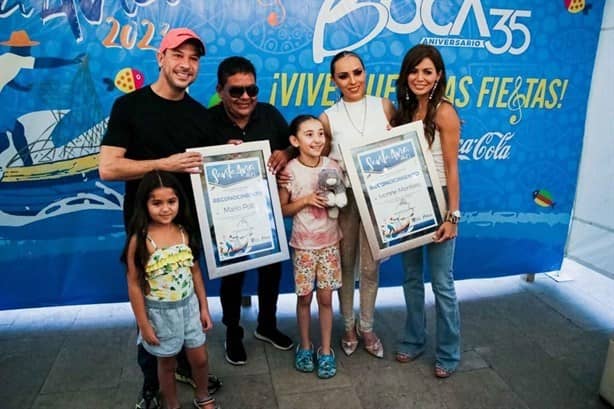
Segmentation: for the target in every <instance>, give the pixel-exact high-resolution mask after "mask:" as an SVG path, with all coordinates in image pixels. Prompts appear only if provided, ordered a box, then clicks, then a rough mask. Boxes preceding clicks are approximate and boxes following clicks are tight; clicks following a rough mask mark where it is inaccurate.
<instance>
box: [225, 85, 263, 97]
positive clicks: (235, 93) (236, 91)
mask: <svg viewBox="0 0 614 409" xmlns="http://www.w3.org/2000/svg"><path fill="white" fill-rule="evenodd" d="M258 91H260V89H259V88H258V86H257V85H248V86H247V87H230V88H228V94H229V95H230V96H231V97H233V98H241V97H242V96H243V93H245V92H247V95H248V96H250V97H252V98H253V97H255V96H256V95H258Z"/></svg>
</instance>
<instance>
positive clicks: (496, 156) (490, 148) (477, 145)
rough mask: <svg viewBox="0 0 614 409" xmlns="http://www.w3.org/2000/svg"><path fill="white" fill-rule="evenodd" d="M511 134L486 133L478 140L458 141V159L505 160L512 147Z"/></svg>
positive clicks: (512, 134) (512, 136) (512, 135)
mask: <svg viewBox="0 0 614 409" xmlns="http://www.w3.org/2000/svg"><path fill="white" fill-rule="evenodd" d="M513 138H514V133H513V132H505V133H503V132H496V131H493V132H487V133H485V134H484V135H482V136H481V137H480V138H469V139H461V140H460V148H459V150H458V152H459V153H458V158H459V159H461V160H506V159H509V157H510V153H511V149H512V147H511V146H510V145H509V142H510V141H511V140H512V139H513Z"/></svg>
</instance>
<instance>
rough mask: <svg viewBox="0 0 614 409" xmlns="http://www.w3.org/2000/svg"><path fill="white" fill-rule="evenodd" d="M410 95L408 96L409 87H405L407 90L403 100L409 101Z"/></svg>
mask: <svg viewBox="0 0 614 409" xmlns="http://www.w3.org/2000/svg"><path fill="white" fill-rule="evenodd" d="M410 99H411V97H410V96H409V87H407V91H406V92H405V101H407V102H409V100H410Z"/></svg>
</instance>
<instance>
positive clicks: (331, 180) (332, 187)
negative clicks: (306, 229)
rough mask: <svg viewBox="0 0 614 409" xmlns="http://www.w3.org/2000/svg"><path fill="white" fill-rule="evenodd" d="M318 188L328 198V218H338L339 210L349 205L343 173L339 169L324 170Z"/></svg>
mask: <svg viewBox="0 0 614 409" xmlns="http://www.w3.org/2000/svg"><path fill="white" fill-rule="evenodd" d="M318 188H319V189H320V191H321V192H322V194H323V196H324V197H325V198H326V201H327V203H326V204H327V206H328V217H330V218H331V219H336V218H338V217H339V208H341V207H345V205H347V204H348V198H347V195H346V194H345V185H344V184H343V177H342V175H341V173H340V172H339V171H338V170H337V169H322V170H321V171H320V175H319V176H318Z"/></svg>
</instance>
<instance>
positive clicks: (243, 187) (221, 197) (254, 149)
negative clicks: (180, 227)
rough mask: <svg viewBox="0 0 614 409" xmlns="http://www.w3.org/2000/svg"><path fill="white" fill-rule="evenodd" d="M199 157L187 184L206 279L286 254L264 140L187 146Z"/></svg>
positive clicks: (270, 262)
mask: <svg viewBox="0 0 614 409" xmlns="http://www.w3.org/2000/svg"><path fill="white" fill-rule="evenodd" d="M188 151H193V152H199V153H200V154H201V155H202V156H203V169H202V172H201V173H199V174H192V175H191V176H190V177H191V181H192V188H193V191H194V201H195V203H196V212H197V215H198V222H199V227H200V233H201V237H202V240H203V249H204V253H205V261H206V265H207V271H208V274H209V278H211V279H213V278H219V277H223V276H227V275H230V274H234V273H238V272H241V271H246V270H250V269H253V268H257V267H261V266H263V265H267V264H272V263H276V262H280V261H283V260H286V259H288V258H289V252H288V242H287V240H286V233H285V230H284V223H283V216H282V213H281V206H280V203H279V196H278V193H277V182H276V180H275V176H274V175H272V174H271V173H270V172H267V167H266V163H267V161H268V160H269V157H270V156H271V149H270V146H269V142H268V141H258V142H247V143H242V144H239V145H232V144H229V145H218V146H209V147H204V148H190V149H188Z"/></svg>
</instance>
